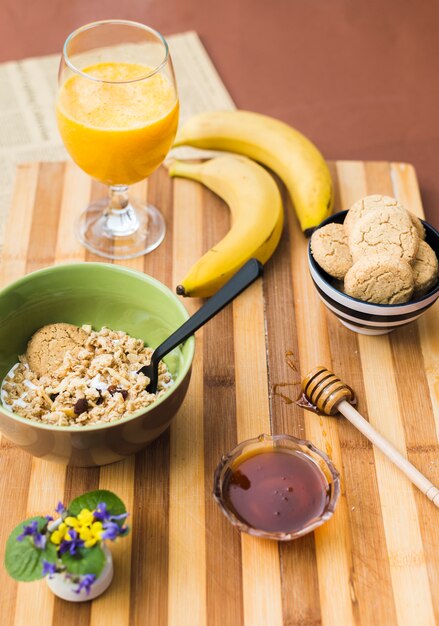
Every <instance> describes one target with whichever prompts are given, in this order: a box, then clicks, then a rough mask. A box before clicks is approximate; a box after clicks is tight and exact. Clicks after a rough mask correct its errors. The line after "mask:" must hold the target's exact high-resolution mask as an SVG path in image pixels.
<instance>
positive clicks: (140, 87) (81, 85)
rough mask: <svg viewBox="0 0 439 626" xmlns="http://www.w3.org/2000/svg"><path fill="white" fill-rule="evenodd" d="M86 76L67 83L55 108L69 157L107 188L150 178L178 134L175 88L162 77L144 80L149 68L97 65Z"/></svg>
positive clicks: (116, 64)
mask: <svg viewBox="0 0 439 626" xmlns="http://www.w3.org/2000/svg"><path fill="white" fill-rule="evenodd" d="M82 72H83V73H85V74H89V75H90V76H91V77H92V78H90V79H89V78H85V77H84V76H81V75H79V74H77V75H73V76H71V77H70V78H68V79H67V80H66V81H65V83H64V84H63V85H62V87H61V89H60V93H59V97H58V102H57V107H56V113H57V120H58V128H59V131H60V133H61V137H62V139H63V141H64V145H65V147H66V148H67V150H68V152H69V154H70V156H71V157H72V159H73V160H74V161H75V162H76V163H77V165H79V167H80V168H81V169H83V170H84V171H85V172H87V174H89V175H90V176H92V177H93V178H96V179H97V180H100V181H102V182H104V183H107V184H108V185H130V184H132V183H135V182H138V181H139V180H142V179H144V178H146V177H147V176H149V174H151V172H153V171H154V170H155V169H156V168H157V167H158V166H159V165H160V163H162V161H163V160H164V158H165V156H166V154H167V153H168V151H169V149H170V147H171V145H172V142H173V140H174V137H175V133H176V130H177V123H178V99H177V95H176V92H175V90H174V88H173V86H172V84H171V82H170V81H169V80H168V79H167V78H166V77H164V76H162V75H161V74H159V73H157V74H154V75H152V76H150V77H149V78H144V79H140V77H142V76H145V75H147V74H148V73H149V72H151V68H149V67H147V66H144V65H139V64H136V63H97V64H95V65H92V66H90V67H87V68H86V69H84V70H82ZM93 78H94V79H96V80H93ZM130 80H131V81H132V82H116V81H130Z"/></svg>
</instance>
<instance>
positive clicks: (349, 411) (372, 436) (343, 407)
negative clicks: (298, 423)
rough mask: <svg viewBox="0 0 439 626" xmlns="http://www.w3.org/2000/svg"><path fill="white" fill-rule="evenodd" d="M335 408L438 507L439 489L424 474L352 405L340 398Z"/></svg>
mask: <svg viewBox="0 0 439 626" xmlns="http://www.w3.org/2000/svg"><path fill="white" fill-rule="evenodd" d="M337 409H338V411H340V413H342V415H344V416H345V418H346V419H347V420H349V421H350V422H351V424H353V425H354V426H355V428H357V429H358V430H359V431H360V432H361V433H363V435H364V436H365V437H367V439H369V441H371V442H372V443H373V444H374V445H375V446H376V447H377V448H378V449H379V450H381V452H382V453H383V454H385V455H386V457H387V458H388V459H390V460H391V461H392V463H394V464H395V465H396V466H397V467H399V469H400V470H401V471H402V472H404V474H405V475H406V476H407V478H408V479H409V480H411V481H412V483H413V484H414V485H416V487H418V489H420V490H421V491H422V493H423V494H425V495H426V496H427V498H428V499H429V500H431V501H432V502H433V504H435V505H436V506H437V507H439V489H438V488H437V487H435V486H434V485H433V483H431V482H430V481H429V480H428V478H427V477H426V476H424V474H421V472H420V471H419V470H417V469H416V467H415V466H414V465H412V464H411V463H410V461H408V460H407V459H406V458H405V457H404V456H402V454H401V453H400V452H398V450H397V449H396V448H394V447H393V446H392V444H391V443H390V442H389V441H387V439H385V438H384V437H383V436H382V435H380V434H379V433H378V432H377V431H376V430H375V429H374V428H372V426H371V425H370V424H369V422H368V421H367V420H365V419H364V417H363V416H362V415H360V413H359V412H358V411H357V410H356V409H354V407H353V406H352V405H351V404H349V402H346V400H342V401H341V402H340V403H339V404H337Z"/></svg>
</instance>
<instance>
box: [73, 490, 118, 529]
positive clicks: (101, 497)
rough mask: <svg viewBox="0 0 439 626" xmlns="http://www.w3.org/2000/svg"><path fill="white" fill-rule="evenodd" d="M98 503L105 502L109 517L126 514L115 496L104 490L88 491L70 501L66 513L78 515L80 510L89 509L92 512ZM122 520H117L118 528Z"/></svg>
mask: <svg viewBox="0 0 439 626" xmlns="http://www.w3.org/2000/svg"><path fill="white" fill-rule="evenodd" d="M100 502H105V504H106V505H107V509H108V511H109V512H110V513H111V515H121V514H122V513H126V508H125V505H124V503H123V502H122V500H121V499H120V498H119V497H118V496H116V494H115V493H113V492H112V491H107V490H106V489H97V490H96V491H89V492H88V493H84V494H83V495H82V496H79V497H78V498H75V499H74V500H72V501H71V502H70V504H69V506H68V512H69V514H70V515H73V516H76V515H78V514H79V513H80V512H81V511H82V509H89V511H94V509H96V507H97V505H98V504H99V503H100ZM123 523H124V520H119V521H118V524H119V526H122V525H123Z"/></svg>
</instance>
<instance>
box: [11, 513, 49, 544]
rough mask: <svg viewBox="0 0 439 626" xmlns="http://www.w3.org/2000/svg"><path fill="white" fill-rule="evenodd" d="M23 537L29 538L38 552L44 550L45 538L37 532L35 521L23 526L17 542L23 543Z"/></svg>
mask: <svg viewBox="0 0 439 626" xmlns="http://www.w3.org/2000/svg"><path fill="white" fill-rule="evenodd" d="M25 537H31V538H32V540H33V542H34V546H35V547H36V548H39V549H40V550H44V548H45V547H46V543H47V537H46V535H43V534H42V533H40V531H39V530H38V521H37V520H34V521H33V522H31V523H30V524H27V525H25V526H23V532H22V533H21V535H18V537H17V541H23V539H24V538H25Z"/></svg>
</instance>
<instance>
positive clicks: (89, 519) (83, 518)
mask: <svg viewBox="0 0 439 626" xmlns="http://www.w3.org/2000/svg"><path fill="white" fill-rule="evenodd" d="M93 520H94V517H93V512H92V511H90V510H89V509H82V511H81V512H80V513H79V514H78V522H79V523H80V524H81V526H91V525H92V524H93Z"/></svg>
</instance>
